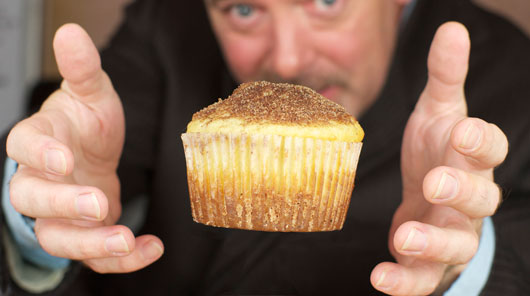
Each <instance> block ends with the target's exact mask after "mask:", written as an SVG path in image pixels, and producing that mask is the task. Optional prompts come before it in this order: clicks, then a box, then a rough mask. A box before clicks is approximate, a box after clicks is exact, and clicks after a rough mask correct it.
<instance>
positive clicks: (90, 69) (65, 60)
mask: <svg viewBox="0 0 530 296" xmlns="http://www.w3.org/2000/svg"><path fill="white" fill-rule="evenodd" d="M53 49H54V51H55V59H56V60H57V66H58V67H59V72H60V73H61V76H62V77H63V78H64V81H63V86H66V88H67V90H68V91H69V92H70V94H71V95H73V96H74V97H76V98H83V99H85V100H88V101H90V100H91V99H92V100H96V99H97V98H98V97H100V98H101V96H98V94H100V92H102V91H104V90H106V89H108V87H109V86H110V81H109V80H108V78H107V77H106V75H105V74H104V72H103V70H102V69H101V60H100V58H99V53H98V50H97V49H96V46H95V45H94V43H93V42H92V40H91V39H90V37H89V36H88V34H87V33H86V32H85V30H83V28H81V27H80V26H79V25H77V24H66V25H63V26H62V27H60V28H59V29H58V30H57V32H56V33H55V38H54V40H53Z"/></svg>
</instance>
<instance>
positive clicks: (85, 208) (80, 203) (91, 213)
mask: <svg viewBox="0 0 530 296" xmlns="http://www.w3.org/2000/svg"><path fill="white" fill-rule="evenodd" d="M76 207H77V213H78V214H79V216H81V217H83V218H85V219H88V220H100V219H101V210H100V208H99V203H98V199H97V198H96V195H95V194H94V193H85V194H81V195H79V196H78V197H77V200H76Z"/></svg>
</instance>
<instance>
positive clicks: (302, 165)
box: [182, 133, 362, 232]
mask: <svg viewBox="0 0 530 296" xmlns="http://www.w3.org/2000/svg"><path fill="white" fill-rule="evenodd" d="M182 141H183V143H184V151H185V155H186V166H187V173H188V185H189V193H190V202H191V210H192V216H193V219H194V220H195V221H196V222H199V223H203V224H206V225H211V226H219V227H227V228H240V229H249V230H262V231H284V232H289V231H293V232H310V231H330V230H338V229H342V225H343V224H344V220H345V218H346V212H347V210H348V205H349V203H350V197H351V193H352V190H353V186H354V179H355V172H356V169H357V162H358V159H359V153H360V151H361V147H362V143H360V142H358V143H349V142H339V141H327V140H319V139H313V138H302V137H288V136H277V135H261V134H253V135H248V134H214V133H185V134H182Z"/></svg>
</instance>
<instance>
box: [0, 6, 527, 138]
mask: <svg viewBox="0 0 530 296" xmlns="http://www.w3.org/2000/svg"><path fill="white" fill-rule="evenodd" d="M132 1H133V0H0V134H3V132H4V131H6V129H7V128H8V127H9V126H11V125H12V124H13V123H14V122H15V121H17V120H19V119H20V118H21V116H24V114H25V112H27V106H28V104H30V102H31V100H32V99H33V100H40V99H42V96H47V94H49V93H50V92H51V91H53V90H54V89H55V88H56V87H57V83H58V82H59V81H60V77H59V73H58V71H57V67H56V64H55V59H54V55H53V50H52V40H53V35H54V32H55V31H56V30H57V28H58V27H59V26H61V25H62V24H64V23H68V22H75V23H78V24H80V25H81V26H83V27H84V28H85V29H86V30H87V32H88V33H89V34H90V36H91V37H92V39H93V40H94V42H95V44H96V46H98V48H102V47H103V46H105V44H106V42H107V41H108V39H109V38H110V36H111V35H112V34H113V32H114V31H115V30H116V28H117V26H118V25H119V23H120V21H121V19H122V17H123V8H124V6H126V5H127V4H128V3H130V2H132ZM175 1H179V0H175ZM192 1H201V0H192ZM418 1H427V0H418ZM474 2H476V3H478V4H480V5H482V6H483V7H484V8H486V9H488V10H492V11H494V12H496V13H498V14H500V15H503V16H506V17H508V18H509V19H510V20H511V21H512V22H513V23H515V24H517V25H518V26H519V27H520V28H521V29H523V30H525V32H526V33H527V34H529V36H530V33H529V32H530V0H474ZM182 3H183V5H185V4H184V3H185V1H183V2H182Z"/></svg>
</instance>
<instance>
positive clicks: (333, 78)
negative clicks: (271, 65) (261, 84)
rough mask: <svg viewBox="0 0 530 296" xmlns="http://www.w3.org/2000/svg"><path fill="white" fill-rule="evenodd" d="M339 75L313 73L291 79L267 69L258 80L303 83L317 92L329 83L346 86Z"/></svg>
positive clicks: (329, 84)
mask: <svg viewBox="0 0 530 296" xmlns="http://www.w3.org/2000/svg"><path fill="white" fill-rule="evenodd" d="M339 76H341V75H333V74H323V73H322V74H321V73H319V74H316V73H314V74H312V75H308V74H305V75H304V74H302V75H298V76H296V77H294V78H291V79H283V78H282V77H280V76H279V75H277V74H275V73H272V72H268V71H267V72H263V73H261V74H260V75H258V77H259V80H266V81H269V82H275V83H290V84H296V85H303V86H306V87H309V88H311V89H313V90H315V91H317V92H318V91H321V90H323V89H325V88H327V87H329V86H331V85H334V86H339V87H342V88H347V86H348V85H347V83H346V81H345V79H343V78H342V77H339Z"/></svg>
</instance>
